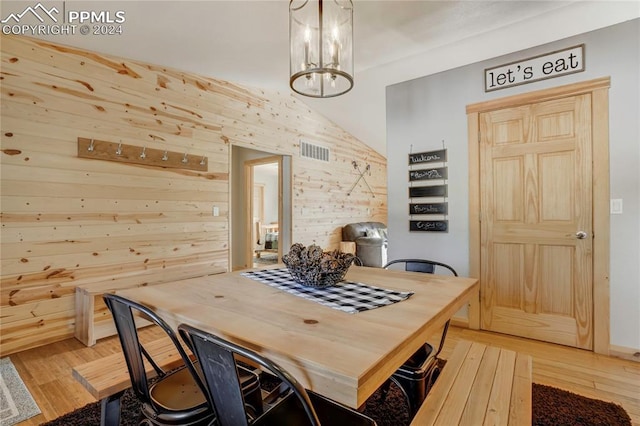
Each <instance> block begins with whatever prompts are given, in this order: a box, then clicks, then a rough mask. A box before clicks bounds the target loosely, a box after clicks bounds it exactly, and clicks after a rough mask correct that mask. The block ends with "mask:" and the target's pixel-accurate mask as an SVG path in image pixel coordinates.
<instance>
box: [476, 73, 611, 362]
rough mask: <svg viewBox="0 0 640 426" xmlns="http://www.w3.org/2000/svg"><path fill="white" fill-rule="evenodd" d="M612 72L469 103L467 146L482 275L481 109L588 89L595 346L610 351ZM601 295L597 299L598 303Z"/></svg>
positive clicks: (606, 352) (494, 108)
mask: <svg viewBox="0 0 640 426" xmlns="http://www.w3.org/2000/svg"><path fill="white" fill-rule="evenodd" d="M610 86H611V78H610V77H602V78H598V79H594V80H589V81H584V82H580V83H575V84H568V85H565V86H559V87H555V88H551V89H543V90H539V91H534V92H529V93H524V94H520V95H514V96H508V97H504V98H500V99H494V100H490V101H485V102H479V103H476V104H471V105H467V109H466V110H467V131H468V133H467V138H468V146H469V275H470V276H471V277H474V278H478V279H480V276H481V274H480V254H481V244H480V242H481V240H480V237H481V236H480V219H481V216H480V196H481V188H480V143H479V142H480V127H479V116H480V114H481V113H483V112H488V111H493V110H498V109H505V108H512V107H517V106H521V105H527V104H532V103H537V102H544V101H549V100H553V99H558V98H563V97H568V96H573V95H581V94H586V93H589V94H591V99H592V102H591V104H592V141H593V148H592V149H593V153H592V154H593V173H592V182H591V184H592V191H593V256H592V259H593V352H595V353H598V354H604V355H609V350H610V330H609V323H610V315H611V313H610V307H609V303H610V288H609V256H610V254H609V238H610V236H609V233H610V227H609V220H610V219H609V198H610V194H609V87H610ZM596 301H597V303H596ZM468 315H469V328H472V329H476V330H477V329H479V328H480V298H479V297H478V299H477V300H475V299H474V300H472V301H471V303H470V304H469V314H468Z"/></svg>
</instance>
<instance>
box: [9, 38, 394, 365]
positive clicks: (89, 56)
mask: <svg viewBox="0 0 640 426" xmlns="http://www.w3.org/2000/svg"><path fill="white" fill-rule="evenodd" d="M0 41H1V44H2V47H1V48H2V64H1V66H2V68H1V85H2V104H1V107H2V116H1V118H2V122H1V130H2V139H1V151H2V152H1V153H0V158H1V163H0V167H1V177H2V186H1V191H2V192H1V195H2V198H1V205H0V209H1V220H2V230H1V235H0V236H1V247H0V248H1V267H2V271H1V282H0V294H1V300H0V308H1V310H2V312H1V323H0V335H1V342H0V354H1V355H2V356H5V355H7V354H10V353H13V352H16V351H20V350H23V349H26V348H30V347H36V346H40V345H43V344H47V343H50V342H54V341H58V340H62V339H65V338H68V337H71V336H73V331H74V303H75V302H74V297H73V296H74V291H75V290H74V289H75V287H76V286H77V285H81V284H88V283H104V282H107V281H110V280H111V281H117V280H133V281H136V280H137V281H138V284H141V283H146V282H149V283H152V282H153V281H154V280H155V279H158V278H159V277H163V278H165V279H166V277H167V274H171V273H173V272H171V271H174V272H175V273H176V276H179V275H180V271H182V273H184V271H185V268H193V269H196V270H198V271H202V273H215V272H220V271H225V270H227V269H228V268H229V250H230V235H229V233H230V231H229V225H230V224H229V218H230V217H231V216H230V215H234V216H235V217H241V212H230V210H229V207H230V206H229V199H230V194H229V191H230V190H229V188H230V182H229V176H230V148H231V145H239V146H243V147H247V148H253V149H257V150H261V151H267V152H273V153H276V154H283V155H291V156H292V169H293V175H294V176H293V186H294V188H293V227H294V228H293V241H294V242H302V243H304V244H311V243H317V244H319V245H321V246H323V247H325V248H327V249H330V248H337V247H338V243H339V241H340V239H341V236H340V235H341V234H340V232H341V226H342V225H344V224H345V223H349V222H354V221H362V220H377V221H383V222H385V221H386V218H387V206H386V198H387V197H386V182H387V171H386V159H385V158H384V157H383V156H381V155H380V154H378V153H376V152H375V151H373V150H371V149H370V148H368V147H367V146H366V145H365V144H363V143H362V142H360V141H358V140H357V139H355V138H354V137H353V136H352V135H350V134H348V133H347V132H346V131H344V130H343V129H341V128H339V127H338V126H337V125H335V124H334V123H332V122H330V121H329V120H327V119H326V118H324V117H323V116H321V115H320V114H318V113H316V112H314V111H312V110H311V109H310V108H309V107H307V106H306V105H305V104H304V103H303V102H301V101H300V100H298V99H296V98H294V97H292V96H290V95H289V94H280V93H275V92H267V91H264V90H260V89H254V88H245V87H241V86H238V85H235V84H233V83H230V82H226V81H221V80H216V79H214V78H209V77H203V76H199V75H194V74H190V73H187V72H182V71H178V70H174V69H168V68H164V67H160V66H155V65H150V64H145V63H141V62H137V61H134V60H128V59H123V58H117V57H112V56H107V55H102V54H99V53H95V52H90V51H85V50H78V49H75V48H68V47H64V46H61V45H56V44H52V43H49V42H43V41H38V40H35V39H31V38H27V37H21V36H6V35H2V36H1V40H0ZM78 137H84V138H95V139H99V140H104V141H110V142H116V143H119V142H121V143H123V144H129V145H136V146H140V147H147V148H149V149H161V150H169V151H177V152H185V153H187V154H188V155H189V156H196V157H199V156H207V157H208V160H209V169H208V171H207V172H196V171H188V170H182V169H163V168H158V167H149V166H144V165H134V164H123V163H117V162H111V161H99V160H90V159H83V158H78V157H77V138H78ZM301 139H302V140H305V141H308V142H312V143H317V144H320V145H323V146H325V147H328V148H330V150H331V162H330V163H329V164H327V163H323V162H319V161H317V160H309V159H304V158H301V157H300V156H299V154H298V150H299V141H300V140H301ZM354 160H355V161H358V162H359V163H360V164H361V165H362V166H364V165H365V164H367V163H368V164H370V165H371V176H367V182H368V184H369V185H370V186H371V188H372V189H373V191H374V193H375V197H372V195H371V194H370V193H369V190H368V188H367V187H366V186H365V185H363V183H362V182H361V183H360V184H359V185H358V187H356V189H355V190H354V191H353V193H352V194H351V196H348V195H347V192H348V190H349V188H350V187H351V185H352V184H353V183H354V182H355V181H356V179H357V177H358V173H357V171H356V170H355V169H354V167H353V165H352V161H354ZM213 205H216V206H218V207H219V208H220V216H219V217H213V216H212V214H211V210H212V206H213ZM303 212H304V214H303Z"/></svg>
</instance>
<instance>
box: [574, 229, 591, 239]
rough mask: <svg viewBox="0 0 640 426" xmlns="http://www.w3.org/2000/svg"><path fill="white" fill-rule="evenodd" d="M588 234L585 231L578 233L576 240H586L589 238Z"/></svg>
mask: <svg viewBox="0 0 640 426" xmlns="http://www.w3.org/2000/svg"><path fill="white" fill-rule="evenodd" d="M587 235H588V234H587V233H586V232H584V231H578V232H576V238H577V239H579V240H584V239H585V238H587Z"/></svg>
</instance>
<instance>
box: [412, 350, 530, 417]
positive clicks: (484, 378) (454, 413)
mask: <svg viewBox="0 0 640 426" xmlns="http://www.w3.org/2000/svg"><path fill="white" fill-rule="evenodd" d="M531 364H532V362H531V356H529V355H523V354H519V353H516V352H514V351H511V350H507V349H500V348H496V347H491V346H486V345H483V344H481V343H475V342H474V343H472V342H468V341H465V340H463V341H460V342H459V343H458V345H457V346H456V348H455V349H454V352H453V353H452V355H451V356H450V357H449V359H448V361H447V363H446V365H445V366H444V368H443V369H442V373H441V374H440V377H438V379H437V380H436V383H435V385H434V386H433V388H432V389H431V391H430V392H429V394H428V395H427V398H426V399H425V400H424V402H423V403H422V405H421V407H420V409H419V410H418V412H417V413H416V416H415V417H414V419H413V421H412V423H411V425H412V426H428V425H435V424H441V425H482V424H490V425H530V424H531Z"/></svg>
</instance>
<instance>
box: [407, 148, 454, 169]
mask: <svg viewBox="0 0 640 426" xmlns="http://www.w3.org/2000/svg"><path fill="white" fill-rule="evenodd" d="M444 161H447V150H446V149H439V150H437V151H427V152H418V153H416V154H409V165H410V166H411V165H414V164H424V163H437V162H444Z"/></svg>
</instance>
